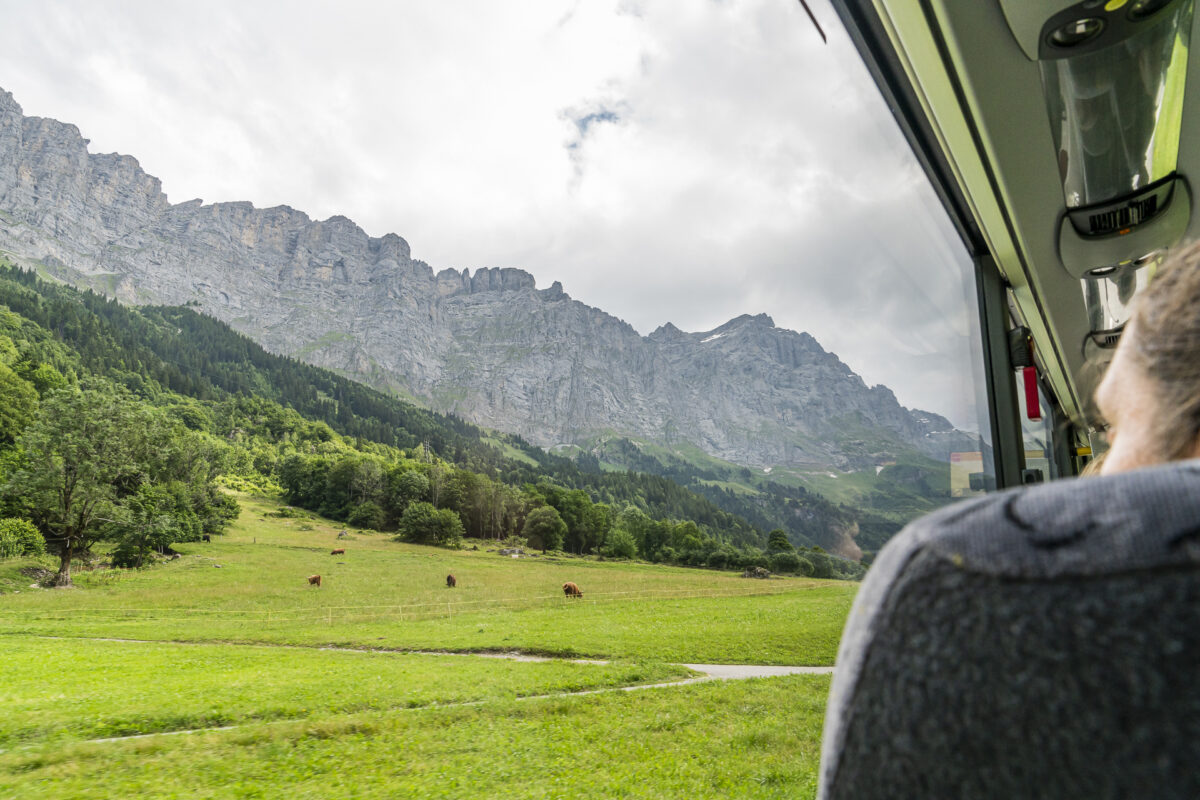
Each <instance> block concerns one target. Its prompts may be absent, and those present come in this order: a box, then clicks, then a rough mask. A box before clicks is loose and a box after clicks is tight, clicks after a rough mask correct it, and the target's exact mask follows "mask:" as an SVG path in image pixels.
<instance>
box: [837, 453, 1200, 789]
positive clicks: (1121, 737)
mask: <svg viewBox="0 0 1200 800" xmlns="http://www.w3.org/2000/svg"><path fill="white" fill-rule="evenodd" d="M823 748H824V749H823V754H822V760H821V788H820V792H819V797H821V798H830V799H832V798H839V799H840V798H853V800H871V798H918V797H928V798H1005V800H1010V799H1011V798H1025V797H1028V798H1035V797H1036V798H1089V800H1090V799H1092V798H1174V797H1179V798H1185V797H1186V798H1200V463H1198V462H1196V461H1191V462H1182V463H1178V464H1175V465H1171V466H1167V467H1159V468H1154V469H1148V470H1141V471H1137V472H1131V473H1126V474H1124V475H1117V476H1112V477H1107V478H1088V479H1082V480H1071V481H1060V482H1057V483H1050V484H1045V485H1041V486H1037V487H1034V488H1030V489H1021V490H1015V491H1011V492H1003V493H999V494H996V495H992V496H989V497H984V498H980V499H978V500H972V501H967V502H964V503H961V504H958V505H954V506H951V507H949V508H945V509H942V510H941V511H939V512H937V513H935V514H932V515H930V516H928V517H925V518H924V519H921V520H918V521H917V522H914V523H913V524H911V525H909V526H908V528H906V529H905V530H904V531H903V532H902V533H901V534H900V535H899V536H897V537H896V539H895V540H893V541H892V542H890V543H889V544H888V546H887V547H885V548H884V549H883V550H882V551H881V552H880V554H879V558H878V559H877V560H876V563H875V565H874V566H873V567H872V568H871V571H870V573H869V574H868V575H867V578H866V580H865V581H864V583H863V586H862V589H861V590H860V592H859V595H858V598H857V600H856V601H855V604H854V609H853V611H852V612H851V615H850V619H849V620H848V621H847V624H846V630H845V633H844V634H843V638H842V644H841V650H840V652H839V654H838V668H837V674H836V676H835V678H834V683H833V689H832V691H831V692H830V696H829V707H828V710H827V714H826V720H825V740H824V745H823Z"/></svg>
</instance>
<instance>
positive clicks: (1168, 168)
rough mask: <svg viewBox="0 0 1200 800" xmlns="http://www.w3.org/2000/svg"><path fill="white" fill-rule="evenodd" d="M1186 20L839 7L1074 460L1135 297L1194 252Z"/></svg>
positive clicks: (1182, 9)
mask: <svg viewBox="0 0 1200 800" xmlns="http://www.w3.org/2000/svg"><path fill="white" fill-rule="evenodd" d="M1193 3H1194V0H1107V1H1106V0H1083V1H1082V2H1080V0H1065V1H1064V0H971V2H962V1H961V0H875V2H872V0H834V6H835V8H836V10H837V11H838V13H839V15H840V16H841V18H842V21H843V23H844V24H845V25H846V28H847V30H848V31H849V33H850V35H851V37H852V38H853V39H854V41H855V44H856V45H857V47H858V49H859V51H860V53H861V54H862V55H863V57H864V59H865V60H866V62H867V65H868V68H869V69H871V71H872V74H873V75H874V77H875V80H876V83H877V84H879V86H880V89H881V90H882V92H883V94H884V96H885V99H887V100H888V102H889V104H890V105H891V106H892V109H893V112H894V113H895V115H896V117H897V119H898V121H899V122H900V125H901V127H902V128H903V129H904V131H905V134H906V135H907V137H908V139H909V142H910V143H911V144H912V145H913V149H914V151H915V152H916V154H917V156H918V158H919V160H921V162H922V164H923V165H924V166H925V169H926V172H927V173H928V174H929V176H930V179H931V181H932V182H933V183H934V185H935V189H936V190H937V191H938V193H939V195H940V196H941V197H942V199H943V203H944V204H945V205H946V207H947V211H948V212H949V213H950V215H951V217H952V218H955V222H956V224H957V226H958V228H959V230H960V232H962V233H963V236H964V240H966V244H967V246H968V248H969V249H970V250H971V251H972V255H973V256H974V257H975V258H976V259H980V258H988V259H990V261H991V263H994V265H995V268H996V269H997V270H998V271H999V273H1000V275H1001V277H1002V279H1003V281H1004V283H1005V284H1006V285H1007V287H1008V291H1009V297H1008V301H1009V305H1010V309H1011V311H1012V312H1013V317H1014V319H1013V323H1014V324H1019V325H1024V326H1026V327H1028V328H1029V330H1030V334H1031V338H1032V341H1033V343H1034V349H1035V359H1036V363H1037V366H1038V372H1039V374H1040V376H1041V379H1042V382H1043V384H1044V386H1045V387H1046V388H1047V389H1048V390H1049V392H1048V393H1049V394H1050V395H1052V398H1051V399H1052V402H1053V403H1055V404H1056V405H1057V407H1058V408H1057V412H1058V413H1059V414H1060V415H1061V417H1062V418H1064V419H1065V420H1069V421H1070V423H1071V427H1072V428H1073V430H1074V434H1073V438H1074V439H1075V442H1074V443H1075V444H1079V445H1086V444H1088V442H1089V433H1091V432H1094V429H1095V427H1096V426H1097V424H1098V422H1099V420H1098V418H1097V414H1096V410H1095V408H1094V405H1093V402H1092V395H1093V392H1094V389H1095V386H1096V384H1097V383H1098V381H1099V378H1100V376H1101V375H1102V374H1103V370H1104V368H1105V366H1106V365H1107V363H1108V361H1109V360H1110V359H1111V355H1112V346H1113V345H1114V344H1115V342H1116V339H1117V337H1118V335H1119V332H1120V328H1121V326H1122V325H1123V324H1124V321H1125V319H1126V318H1127V304H1128V300H1129V299H1130V297H1131V295H1132V293H1134V292H1135V291H1136V290H1137V289H1138V288H1139V287H1141V286H1142V285H1144V284H1145V281H1146V279H1147V278H1148V277H1149V276H1151V275H1152V273H1153V270H1154V269H1155V267H1156V266H1157V264H1158V263H1159V260H1160V259H1161V257H1162V255H1163V253H1164V252H1165V251H1166V250H1167V249H1169V248H1171V247H1172V246H1174V245H1176V244H1178V243H1180V242H1182V241H1185V240H1190V239H1194V238H1195V237H1197V236H1198V235H1200V222H1198V221H1197V219H1196V218H1195V215H1193V214H1192V193H1191V190H1190V188H1189V185H1188V180H1187V176H1189V175H1195V174H1200V138H1197V137H1195V136H1191V137H1189V136H1187V135H1185V134H1186V133H1187V132H1198V131H1200V104H1198V103H1197V102H1196V98H1195V96H1194V95H1195V92H1192V93H1191V94H1192V95H1193V96H1192V97H1191V98H1190V99H1188V100H1187V101H1186V102H1185V98H1187V94H1186V93H1185V92H1184V87H1185V86H1197V85H1200V74H1197V73H1198V72H1200V59H1188V57H1187V55H1188V43H1189V41H1190V38H1191V36H1190V34H1191V29H1192V26H1194V25H1195V24H1197V23H1196V18H1195V15H1194V14H1193V13H1192V11H1193ZM993 413H995V407H993Z"/></svg>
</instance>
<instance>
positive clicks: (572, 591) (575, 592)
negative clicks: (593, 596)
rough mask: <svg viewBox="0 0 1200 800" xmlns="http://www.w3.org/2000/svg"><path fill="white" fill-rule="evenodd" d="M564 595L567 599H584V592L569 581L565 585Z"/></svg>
mask: <svg viewBox="0 0 1200 800" xmlns="http://www.w3.org/2000/svg"><path fill="white" fill-rule="evenodd" d="M563 594H564V595H566V596H567V597H583V592H582V591H580V590H579V587H578V586H576V585H575V584H573V583H571V582H570V581H567V582H566V583H564V584H563Z"/></svg>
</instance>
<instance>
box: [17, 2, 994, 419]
mask: <svg viewBox="0 0 1200 800" xmlns="http://www.w3.org/2000/svg"><path fill="white" fill-rule="evenodd" d="M810 6H811V7H812V8H813V10H814V12H815V13H816V15H817V17H818V19H819V21H820V23H821V25H822V26H823V27H824V29H825V30H826V32H827V34H828V35H829V44H828V45H825V44H822V42H821V39H820V37H819V36H818V34H817V32H816V30H815V29H814V28H813V26H812V23H811V22H809V20H808V18H807V16H806V15H805V13H804V10H803V9H802V8H801V6H800V4H799V3H798V2H797V1H796V0H723V1H714V0H705V1H702V0H670V1H667V0H657V1H656V0H578V1H577V2H570V1H569V0H406V1H405V2H394V3H382V2H369V1H366V0H364V1H361V2H354V1H347V0H342V2H338V3H332V2H315V1H313V0H289V1H288V2H266V0H254V2H249V1H248V0H208V1H207V2H204V3H182V2H170V1H168V0H145V1H143V2H133V1H128V2H115V1H114V2H105V3H97V2H94V0H76V1H72V2H54V1H53V0H39V2H35V3H31V2H27V1H26V0H0V19H2V20H3V23H2V24H3V32H4V35H3V46H2V47H0V87H3V88H4V89H7V90H8V91H10V92H12V93H13V94H14V95H15V97H16V100H17V102H19V103H20V104H21V105H22V106H23V107H24V110H25V113H26V114H28V115H37V116H48V117H54V118H56V119H60V120H63V121H65V122H71V123H74V124H76V125H78V126H79V128H80V129H81V131H82V132H83V135H84V136H85V137H87V138H88V139H90V140H91V148H90V149H91V151H92V152H94V153H95V152H113V151H116V152H121V153H128V154H130V155H133V156H135V157H136V158H138V159H139V161H140V162H141V164H142V166H143V167H144V168H145V169H146V171H148V172H149V173H151V174H153V175H156V176H158V177H159V178H161V179H162V181H163V188H164V190H165V191H166V192H167V195H168V197H169V198H170V200H171V201H172V202H181V201H185V200H189V199H192V198H195V197H199V198H203V199H204V201H205V202H215V201H227V200H250V201H252V202H253V203H255V204H256V205H258V206H272V205H279V204H287V205H290V206H293V207H295V208H298V209H301V210H303V211H305V212H307V213H308V214H309V215H311V216H312V217H314V218H319V219H324V218H326V217H329V216H332V215H335V214H343V215H345V216H348V217H350V218H351V219H353V220H354V221H355V222H357V223H358V224H359V225H361V226H362V227H363V228H364V229H365V230H366V231H367V232H368V233H369V234H371V235H372V236H381V235H383V234H384V233H388V232H395V233H398V234H400V235H401V236H403V237H404V238H405V239H407V240H408V242H409V244H410V245H411V246H412V252H413V256H414V257H416V258H420V259H422V260H424V261H427V262H428V263H429V264H431V265H432V266H433V267H434V269H435V270H436V269H444V268H448V267H449V268H454V269H462V268H464V267H465V268H469V269H471V270H475V269H477V268H480V267H492V266H511V267H521V268H523V269H526V270H528V271H529V272H531V273H533V274H534V275H535V276H536V278H537V281H538V285H539V286H541V287H546V286H549V285H550V283H552V282H553V281H555V280H559V281H561V282H562V283H563V286H564V288H565V289H566V291H567V292H568V293H569V294H571V296H572V297H574V298H575V299H577V300H581V301H583V302H585V303H587V304H589V305H593V306H597V307H600V308H602V309H604V310H606V311H608V312H610V313H612V314H614V315H616V316H618V317H620V318H622V319H624V320H625V321H627V322H629V323H630V324H632V325H633V326H634V327H635V328H637V329H638V330H639V331H641V332H642V333H643V334H646V333H649V332H650V331H652V330H653V329H654V328H656V327H658V326H659V325H662V324H663V323H666V322H668V321H669V322H673V323H674V324H675V325H677V326H678V327H680V328H682V329H684V330H690V331H702V330H708V329H711V328H714V327H716V326H717V325H720V324H721V323H723V322H725V321H727V320H729V319H730V318H732V317H734V316H737V315H738V314H743V313H750V314H757V313H761V312H766V313H767V314H770V315H771V316H772V317H773V318H774V319H775V322H776V324H777V325H779V326H782V327H788V328H793V329H796V330H804V331H808V332H809V333H811V334H813V335H814V336H815V337H816V338H817V339H818V341H820V342H821V344H822V345H824V346H825V347H826V348H827V349H830V350H832V351H833V352H835V353H837V354H838V355H839V356H840V357H841V358H842V359H843V360H844V361H846V362H847V363H848V364H849V365H850V366H851V367H852V368H853V369H854V370H855V371H857V372H859V373H860V374H861V375H862V376H863V377H864V379H865V380H866V381H867V382H868V383H872V384H873V383H884V384H886V385H888V386H890V387H891V388H892V389H893V390H894V391H895V392H896V394H897V396H898V397H899V399H900V401H901V402H902V403H904V404H905V405H909V406H917V407H921V408H927V409H931V410H934V411H938V412H940V413H942V414H945V415H947V416H949V417H950V418H951V419H952V420H953V421H954V422H955V423H956V424H958V425H960V426H963V427H970V428H975V427H976V420H975V409H974V403H975V396H974V386H975V380H976V379H975V374H974V373H975V371H974V370H973V368H972V365H971V360H972V358H973V357H974V353H975V350H974V349H973V347H974V345H972V343H971V341H970V340H969V339H968V333H969V331H970V330H971V327H972V325H973V321H974V318H973V310H971V309H969V308H968V306H967V298H968V297H969V296H971V295H973V289H971V288H970V285H969V284H968V283H965V282H964V281H965V278H964V275H965V271H966V269H967V263H966V258H965V254H964V252H963V250H962V247H961V245H960V244H959V243H958V241H957V239H956V238H955V236H954V234H953V231H952V229H951V228H950V226H949V223H948V222H947V221H946V220H945V219H944V215H943V214H942V212H941V209H940V206H939V204H938V203H937V200H936V198H935V197H934V195H933V193H932V191H931V190H930V189H929V187H928V186H927V183H926V181H925V178H924V175H923V173H922V172H921V170H920V169H919V167H918V166H917V165H916V163H915V161H914V160H913V159H912V157H911V156H910V155H909V153H908V149H907V147H906V145H905V143H904V141H903V138H902V136H901V135H900V133H899V131H898V129H897V128H896V126H895V123H894V122H893V121H892V119H891V117H890V115H889V114H888V112H887V109H886V107H885V106H884V104H883V102H882V100H881V99H880V98H879V96H878V92H877V90H876V89H875V87H874V85H873V83H872V82H871V80H870V77H869V76H868V74H867V71H866V69H865V67H864V66H863V65H862V63H861V61H860V60H859V58H858V55H857V54H856V52H855V50H854V47H853V45H852V44H851V43H850V41H849V39H848V38H847V36H846V34H845V32H844V31H843V30H842V29H841V27H840V24H839V23H838V21H837V17H836V15H835V14H834V12H833V11H832V9H831V8H830V7H829V5H828V3H827V2H826V1H825V0H810Z"/></svg>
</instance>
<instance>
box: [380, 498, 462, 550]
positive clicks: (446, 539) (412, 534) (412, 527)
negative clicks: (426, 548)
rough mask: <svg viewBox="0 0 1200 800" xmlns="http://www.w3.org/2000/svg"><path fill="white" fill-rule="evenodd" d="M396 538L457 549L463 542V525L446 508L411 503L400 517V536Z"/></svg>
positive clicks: (455, 515)
mask: <svg viewBox="0 0 1200 800" xmlns="http://www.w3.org/2000/svg"><path fill="white" fill-rule="evenodd" d="M396 538H397V539H404V540H405V541H408V542H416V543H417V544H438V545H442V546H443V547H459V546H460V545H462V540H463V524H462V520H461V519H459V517H458V514H455V513H454V512H453V511H451V510H450V509H448V508H441V509H439V508H434V507H433V505H432V504H430V503H423V502H422V503H412V504H410V505H409V506H408V508H406V509H404V513H403V514H402V515H401V516H400V534H399V535H398V536H397V537H396Z"/></svg>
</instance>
